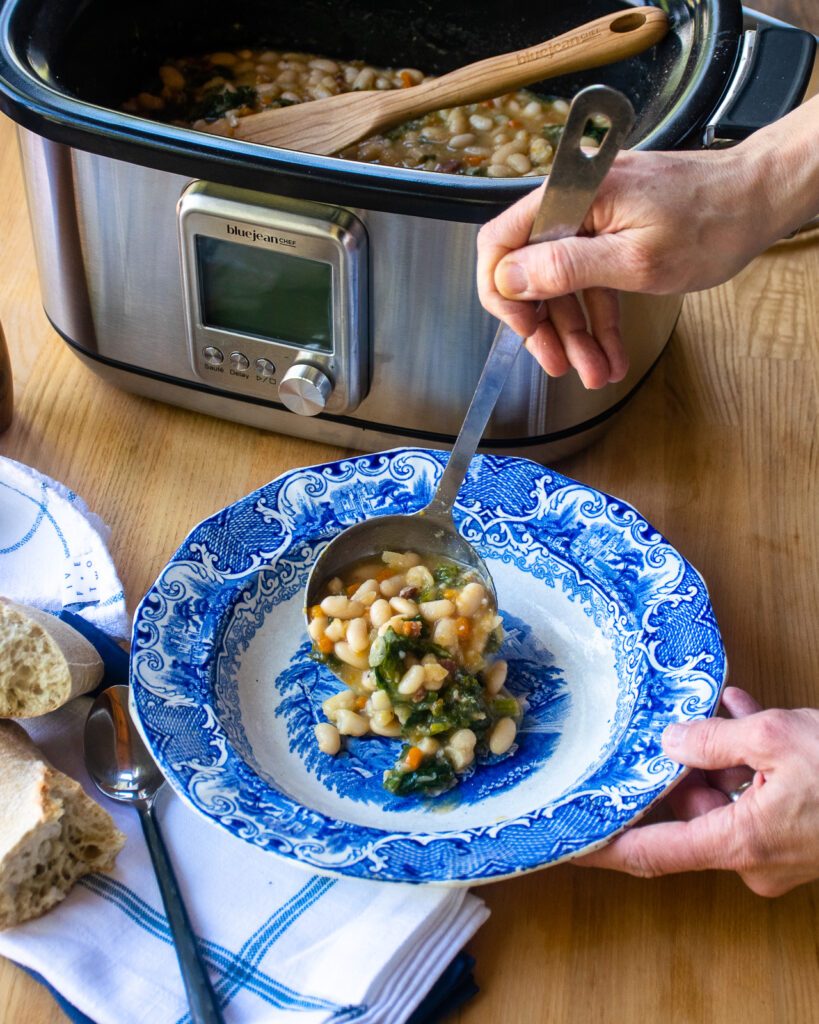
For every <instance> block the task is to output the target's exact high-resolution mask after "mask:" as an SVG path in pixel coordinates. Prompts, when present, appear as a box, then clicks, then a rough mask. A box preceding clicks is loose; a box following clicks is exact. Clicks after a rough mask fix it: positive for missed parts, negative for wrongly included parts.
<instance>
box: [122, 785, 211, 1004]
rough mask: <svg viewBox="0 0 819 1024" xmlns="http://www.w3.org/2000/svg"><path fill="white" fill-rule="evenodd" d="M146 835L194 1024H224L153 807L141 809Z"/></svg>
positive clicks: (140, 815)
mask: <svg viewBox="0 0 819 1024" xmlns="http://www.w3.org/2000/svg"><path fill="white" fill-rule="evenodd" d="M138 810H139V818H140V821H141V822H142V831H143V832H144V833H145V841H146V842H147V844H148V850H149V852H150V854H151V860H152V861H153V864H154V871H155V872H156V880H157V882H158V883H159V892H160V894H161V896H162V903H163V904H164V906H165V913H166V914H167V917H168V924H169V925H170V928H171V934H172V935H173V942H174V948H175V949H176V956H177V958H178V960H179V969H180V971H181V972H182V981H183V983H184V985H185V993H186V995H187V997H188V1004H189V1006H190V1013H191V1020H192V1021H193V1024H224V1018H223V1017H222V1013H221V1011H220V1009H219V1004H218V1002H217V999H216V994H215V992H214V991H213V988H212V986H211V983H210V978H209V977H208V972H207V970H206V969H205V965H204V964H203V963H202V958H201V956H200V953H199V947H198V946H197V944H196V937H195V935H194V934H193V928H192V927H191V922H190V918H189V917H188V912H187V910H186V909H185V904H184V903H183V901H182V894H181V893H180V892H179V886H178V884H177V881H176V875H175V874H174V870H173V867H172V865H171V860H170V857H169V856H168V851H167V850H166V848H165V843H164V841H163V839H162V834H161V832H160V831H159V826H158V825H157V823H156V819H155V817H154V814H153V810H152V808H151V805H142V806H139V807H138Z"/></svg>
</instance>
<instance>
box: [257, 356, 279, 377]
mask: <svg viewBox="0 0 819 1024" xmlns="http://www.w3.org/2000/svg"><path fill="white" fill-rule="evenodd" d="M256 373H258V375H259V376H260V377H273V376H274V375H275V373H276V367H275V366H274V365H273V363H271V362H270V360H269V359H257V360H256Z"/></svg>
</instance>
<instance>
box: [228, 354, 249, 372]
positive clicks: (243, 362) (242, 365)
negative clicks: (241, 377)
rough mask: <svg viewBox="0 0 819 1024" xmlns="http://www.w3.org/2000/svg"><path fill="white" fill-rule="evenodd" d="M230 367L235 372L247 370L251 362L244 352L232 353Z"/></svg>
mask: <svg viewBox="0 0 819 1024" xmlns="http://www.w3.org/2000/svg"><path fill="white" fill-rule="evenodd" d="M230 365H231V366H232V367H233V369H234V370H246V369H247V368H248V366H250V360H249V359H248V358H247V356H246V355H244V354H243V353H242V352H231V353H230Z"/></svg>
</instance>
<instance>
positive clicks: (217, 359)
mask: <svg viewBox="0 0 819 1024" xmlns="http://www.w3.org/2000/svg"><path fill="white" fill-rule="evenodd" d="M202 355H203V356H204V357H205V362H206V363H207V364H208V366H221V365H222V363H223V362H224V360H225V355H224V353H223V352H222V350H221V349H219V348H215V347H214V346H213V345H208V347H207V348H203V349H202Z"/></svg>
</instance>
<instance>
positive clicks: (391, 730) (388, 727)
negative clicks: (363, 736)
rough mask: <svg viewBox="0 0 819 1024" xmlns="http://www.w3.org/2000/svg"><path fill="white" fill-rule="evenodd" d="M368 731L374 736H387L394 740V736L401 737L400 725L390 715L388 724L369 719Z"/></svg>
mask: <svg viewBox="0 0 819 1024" xmlns="http://www.w3.org/2000/svg"><path fill="white" fill-rule="evenodd" d="M370 729H372V731H373V732H374V733H375V735H376V736H389V737H390V739H395V737H396V736H400V735H401V723H400V722H398V721H396V719H395V718H394V717H393V716H392V715H390V721H389V722H381V721H378V722H376V720H375V719H374V718H371V719H370Z"/></svg>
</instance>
